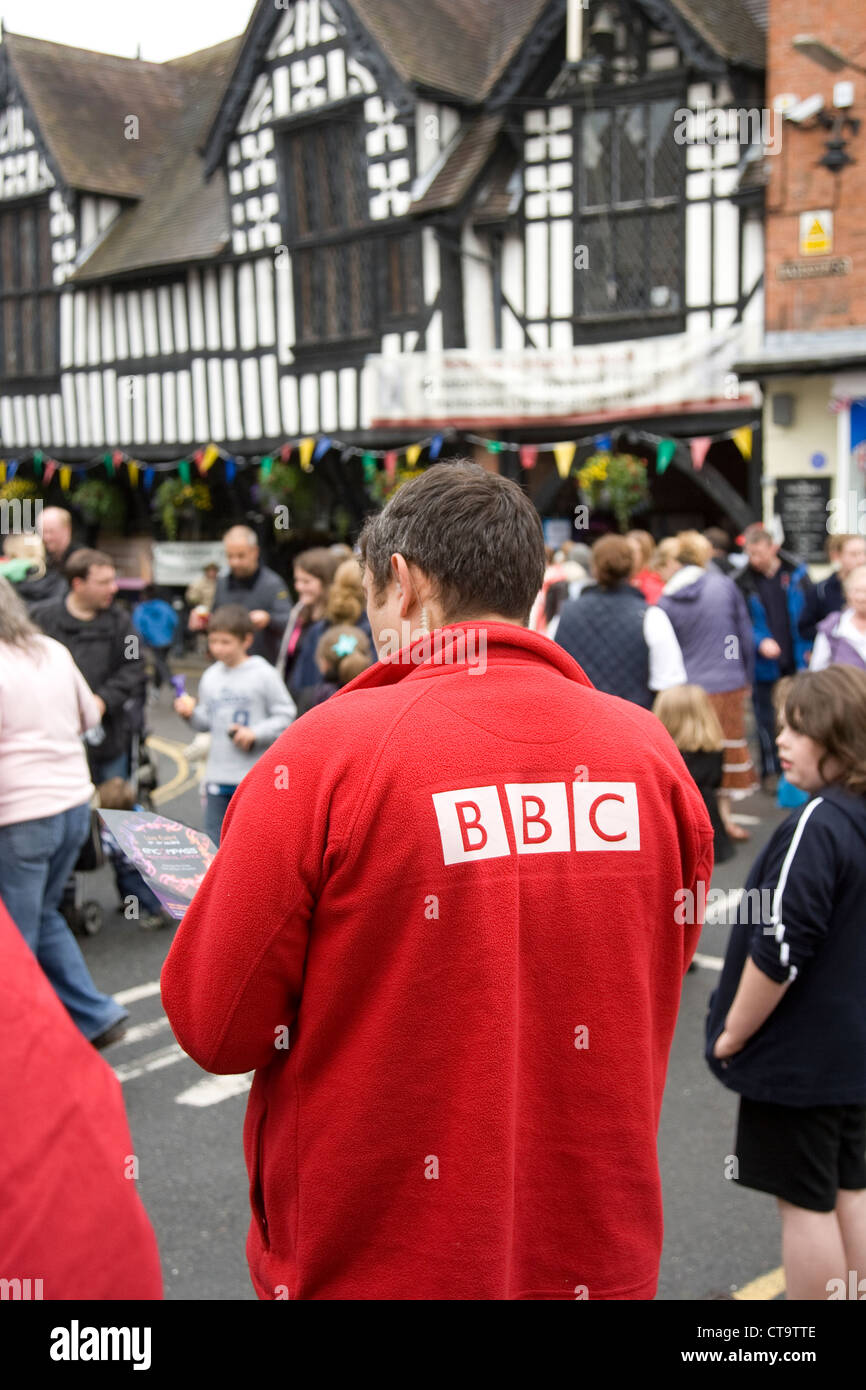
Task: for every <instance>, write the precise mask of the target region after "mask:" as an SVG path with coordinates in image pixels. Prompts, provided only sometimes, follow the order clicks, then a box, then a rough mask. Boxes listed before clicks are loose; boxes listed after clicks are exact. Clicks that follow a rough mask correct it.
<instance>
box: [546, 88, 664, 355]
mask: <svg viewBox="0 0 866 1390" xmlns="http://www.w3.org/2000/svg"><path fill="white" fill-rule="evenodd" d="M679 105H680V103H679V102H678V101H677V100H676V99H675V98H672V97H671V98H666V99H664V100H655V101H651V100H644V101H638V102H634V103H619V104H616V105H612V106H609V107H602V108H598V109H592V108H587V109H584V110H581V111H578V112H576V113H575V116H576V121H577V132H576V133H577V139H576V141H575V188H576V189H577V198H576V200H575V201H576V209H575V212H576V226H575V239H576V241H577V243H578V244H579V245H582V246H585V247H586V253H585V255H584V256H577V257H575V288H574V293H575V299H574V304H575V317H576V318H577V319H579V320H583V321H586V322H588V323H592V322H593V321H595V322H603V321H605V320H614V321H616V323H617V324H618V330H617V331H620V330H621V329H622V328H623V326H624V325H623V321H628V320H638V319H639V320H643V321H644V322H646V321H649V322H653V321H657V327H658V328H659V331H663V329H664V328H665V327H666V323H665V321H666V320H676V319H678V318H679V317H680V315H681V314H682V310H683V278H684V269H683V267H684V259H685V229H684V208H683V197H684V178H685V163H684V147H683V145H682V144H678V143H677V141H676V140H675V139H674V113H675V111H676V110H677V109H678V107H679ZM671 326H674V325H673V324H672V325H671Z"/></svg>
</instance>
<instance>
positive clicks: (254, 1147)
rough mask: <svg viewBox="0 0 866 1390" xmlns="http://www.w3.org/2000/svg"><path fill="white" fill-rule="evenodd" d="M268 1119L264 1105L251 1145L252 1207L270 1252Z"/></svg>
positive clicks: (265, 1244)
mask: <svg viewBox="0 0 866 1390" xmlns="http://www.w3.org/2000/svg"><path fill="white" fill-rule="evenodd" d="M267 1118H268V1108H267V1106H266V1105H263V1106H262V1110H261V1113H260V1115H259V1116H258V1118H257V1120H256V1124H255V1128H254V1130H253V1134H252V1141H251V1145H250V1207H251V1208H252V1213H253V1216H254V1218H255V1221H256V1225H257V1226H258V1228H259V1234H260V1236H261V1238H262V1242H263V1244H264V1246H265V1249H266V1250H269V1249H270V1244H271V1241H270V1232H269V1230H268V1217H267V1212H266V1210H265V1195H264V1137H265V1124H266V1123H267Z"/></svg>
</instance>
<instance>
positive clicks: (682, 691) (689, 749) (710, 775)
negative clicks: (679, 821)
mask: <svg viewBox="0 0 866 1390" xmlns="http://www.w3.org/2000/svg"><path fill="white" fill-rule="evenodd" d="M653 713H654V714H655V715H656V717H657V718H658V719H660V720H661V722H662V723H663V724H664V726H665V728H666V729H667V731H668V733H669V734H670V736H671V738H672V739H673V741H674V743H675V744H676V745H677V748H678V749H679V750H680V753H681V754H682V757H683V762H684V763H685V765H686V767H687V768H688V770H689V772H690V773H691V775H692V779H693V781H694V782H695V785H696V786H697V788H698V791H699V792H700V794H701V796H702V797H703V798H704V804H705V806H706V808H707V810H708V811H709V813H710V820H711V821H712V823H713V831H714V840H713V849H714V857H715V862H716V863H717V864H721V863H723V862H724V861H725V860H726V859H730V858H732V856H733V853H734V847H733V845H732V844H731V842H730V840H729V838H728V832H727V831H726V830H725V827H724V825H723V823H722V819H721V816H720V815H719V807H718V803H717V801H716V793H717V791H718V788H719V787H720V785H721V781H722V762H723V759H724V752H723V750H724V736H723V734H722V726H721V724H720V723H719V721H718V717H717V715H716V713H715V710H714V709H713V707H712V705H711V704H710V702H709V700H708V699H707V693H706V691H705V690H703V689H702V688H701V686H699V685H672V686H670V688H669V689H667V690H662V691H661V692H660V693H659V694H658V695H657V696H656V698H655V703H654V704H653Z"/></svg>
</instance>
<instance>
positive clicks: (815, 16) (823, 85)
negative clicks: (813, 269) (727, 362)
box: [766, 0, 866, 331]
mask: <svg viewBox="0 0 866 1390" xmlns="http://www.w3.org/2000/svg"><path fill="white" fill-rule="evenodd" d="M769 11H770V32H769V42H768V70H767V89H766V90H767V104H768V106H772V103H773V100H774V99H775V98H776V97H777V96H779V95H781V94H782V93H783V92H794V93H796V95H797V96H798V97H799V98H800V99H801V100H803V99H804V98H806V97H810V96H812V95H813V94H815V93H820V95H821V96H822V97H823V98H824V105H825V109H827V110H832V104H833V85H834V83H835V82H838V81H840V80H845V81H851V82H853V83H854V104H853V106H852V107H851V108H850V114H851V115H852V116H855V117H859V118H860V119H861V121H862V122H863V125H862V128H861V131H860V134H859V135H857V136H854V137H851V136H850V135H848V136H846V138H847V139H848V141H849V143H848V151H849V153H850V154H851V155H852V156H853V157H854V159H855V160H857V161H858V162H857V163H856V164H849V165H847V166H846V167H845V168H844V169H843V170H842V171H841V172H840V173H838V174H832V173H830V171H829V170H827V169H824V168H822V167H818V160H819V159H821V157H822V156H823V155H824V153H825V150H826V141H827V139H828V136H829V134H830V132H828V131H826V130H824V128H823V127H818V128H815V129H803V128H802V127H801V126H798V125H795V124H794V123H793V122H791V121H786V122H785V125H784V130H783V136H782V149H781V151H780V153H779V154H777V155H775V156H772V157H770V158H769V159H768V160H767V165H768V168H769V174H770V182H769V187H768V189H767V204H766V217H767V220H766V327H767V329H768V330H779V329H790V330H796V331H808V330H816V329H833V328H850V327H854V326H863V325H866V75H864V74H862V73H857V72H854V71H852V69H850V68H845V69H843V70H842V71H841V72H838V73H832V72H830V71H828V69H827V68H824V67H822V66H820V64H818V63H816V62H814V61H813V60H812V59H811V58H807V57H806V56H805V55H804V54H802V53H799V52H797V50H796V49H794V48H793V47H792V44H791V41H792V39H793V38H794V36H795V35H796V34H810V35H813V36H814V37H816V38H819V39H821V40H822V41H823V42H824V43H827V44H830V45H832V46H833V47H834V48H837V49H839V51H840V52H842V53H845V54H847V55H848V56H850V57H852V58H854V59H855V60H856V61H858V62H859V63H860V64H861V65H862V66H864V67H866V0H822V3H821V4H817V3H816V0H770V3H769ZM823 208H829V209H831V210H832V211H833V215H834V219H833V220H834V240H833V255H834V256H849V257H850V258H851V261H852V262H853V265H852V270H851V273H850V275H845V276H834V277H825V278H821V279H815V280H807V281H781V280H779V279H778V278H777V275H776V267H777V265H778V264H779V263H780V262H781V261H789V260H799V259H800V244H799V214H800V213H801V212H806V211H810V210H815V209H823Z"/></svg>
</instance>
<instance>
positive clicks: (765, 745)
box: [752, 681, 781, 777]
mask: <svg viewBox="0 0 866 1390" xmlns="http://www.w3.org/2000/svg"><path fill="white" fill-rule="evenodd" d="M775 689H776V682H775V681H755V684H754V686H753V687H752V703H753V705H754V707H755V724H756V726H757V731H758V742H759V744H760V746H761V776H762V777H772V776H773V774H774V773H775V774H778V773H779V772H780V771H781V767H780V764H779V755H778V753H777V752H776V734H777V732H778V730H777V721H776V710H775V706H774V705H773V692H774V690H775Z"/></svg>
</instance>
